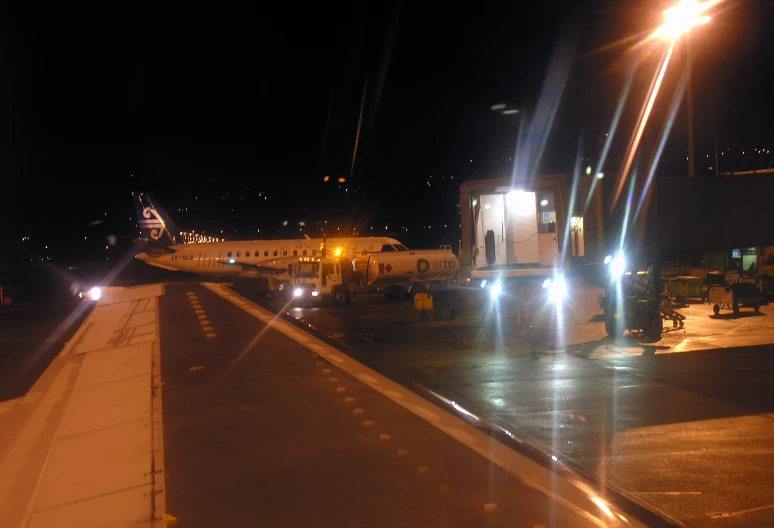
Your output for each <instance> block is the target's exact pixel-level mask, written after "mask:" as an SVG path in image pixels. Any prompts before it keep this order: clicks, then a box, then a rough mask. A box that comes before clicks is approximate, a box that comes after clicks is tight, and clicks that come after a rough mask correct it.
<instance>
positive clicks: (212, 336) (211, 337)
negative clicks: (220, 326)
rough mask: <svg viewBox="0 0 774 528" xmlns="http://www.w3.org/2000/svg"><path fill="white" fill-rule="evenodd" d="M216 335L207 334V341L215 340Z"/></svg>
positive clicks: (212, 333)
mask: <svg viewBox="0 0 774 528" xmlns="http://www.w3.org/2000/svg"><path fill="white" fill-rule="evenodd" d="M215 337H216V335H215V333H214V332H208V333H207V339H215Z"/></svg>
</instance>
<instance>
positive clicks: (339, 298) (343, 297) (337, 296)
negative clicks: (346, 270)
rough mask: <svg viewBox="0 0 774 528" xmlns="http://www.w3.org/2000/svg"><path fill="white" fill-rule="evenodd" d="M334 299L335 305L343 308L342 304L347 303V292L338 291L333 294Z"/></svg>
mask: <svg viewBox="0 0 774 528" xmlns="http://www.w3.org/2000/svg"><path fill="white" fill-rule="evenodd" d="M331 297H332V299H333V304H335V305H337V306H341V305H342V304H344V303H346V302H347V297H348V295H347V292H345V291H342V290H336V291H335V292H333V295H332V296H331Z"/></svg>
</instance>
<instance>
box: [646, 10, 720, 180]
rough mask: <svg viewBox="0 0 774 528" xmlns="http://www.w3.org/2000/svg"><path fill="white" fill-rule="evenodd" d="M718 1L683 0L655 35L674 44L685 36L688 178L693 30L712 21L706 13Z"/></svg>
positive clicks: (691, 162)
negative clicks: (698, 0) (686, 56)
mask: <svg viewBox="0 0 774 528" xmlns="http://www.w3.org/2000/svg"><path fill="white" fill-rule="evenodd" d="M716 3H717V1H712V0H710V1H707V2H697V1H696V0H683V1H682V2H680V3H678V4H677V5H674V6H672V7H670V8H669V9H667V10H666V11H664V23H663V24H662V25H661V26H659V28H658V29H657V30H656V33H655V35H656V36H657V37H660V38H663V39H665V40H670V41H672V42H674V41H676V40H677V39H679V38H680V37H681V36H682V35H685V43H686V47H687V52H688V53H687V55H688V59H687V61H686V68H687V70H688V87H687V91H688V101H687V102H688V177H689V178H693V177H694V176H695V175H696V174H695V171H694V159H693V82H692V79H691V77H692V75H691V54H692V53H691V28H693V27H695V26H699V25H701V24H706V23H707V22H709V21H710V16H709V15H707V14H706V11H707V10H708V9H709V8H710V7H712V6H713V5H715V4H716Z"/></svg>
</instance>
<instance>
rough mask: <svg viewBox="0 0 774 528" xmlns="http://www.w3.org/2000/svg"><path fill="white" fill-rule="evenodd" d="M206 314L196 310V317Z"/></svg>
mask: <svg viewBox="0 0 774 528" xmlns="http://www.w3.org/2000/svg"><path fill="white" fill-rule="evenodd" d="M203 313H204V310H196V315H202V314H203Z"/></svg>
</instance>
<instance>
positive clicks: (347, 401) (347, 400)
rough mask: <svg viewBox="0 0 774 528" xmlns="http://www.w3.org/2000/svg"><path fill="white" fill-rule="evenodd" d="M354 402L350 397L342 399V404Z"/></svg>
mask: <svg viewBox="0 0 774 528" xmlns="http://www.w3.org/2000/svg"><path fill="white" fill-rule="evenodd" d="M354 401H355V398H353V397H352V396H347V397H346V398H344V403H352V402H354Z"/></svg>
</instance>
